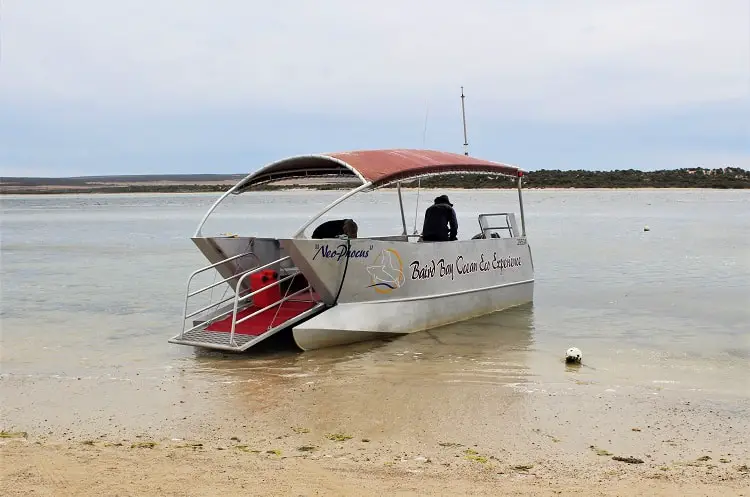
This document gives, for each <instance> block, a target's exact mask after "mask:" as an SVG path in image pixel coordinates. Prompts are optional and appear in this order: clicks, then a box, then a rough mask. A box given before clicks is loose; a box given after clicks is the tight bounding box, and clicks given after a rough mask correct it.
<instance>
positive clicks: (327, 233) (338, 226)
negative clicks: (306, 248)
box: [312, 219, 357, 239]
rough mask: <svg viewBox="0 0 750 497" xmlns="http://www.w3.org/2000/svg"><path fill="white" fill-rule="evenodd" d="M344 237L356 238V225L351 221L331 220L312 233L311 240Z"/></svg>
mask: <svg viewBox="0 0 750 497" xmlns="http://www.w3.org/2000/svg"><path fill="white" fill-rule="evenodd" d="M341 235H346V236H348V237H349V238H357V223H355V222H354V220H352V219H333V220H331V221H326V222H325V223H323V224H321V225H320V226H318V227H317V228H315V230H314V231H313V233H312V238H316V239H321V238H337V237H339V236H341Z"/></svg>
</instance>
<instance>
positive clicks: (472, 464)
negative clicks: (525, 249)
mask: <svg viewBox="0 0 750 497" xmlns="http://www.w3.org/2000/svg"><path fill="white" fill-rule="evenodd" d="M521 316H522V314H521ZM434 338H436V339H437V340H440V341H442V342H443V345H442V346H437V347H436V348H437V350H436V351H434V352H432V353H431V352H429V351H427V345H428V344H427V343H426V342H428V341H430V340H432V338H430V337H429V335H424V336H421V337H417V336H414V337H405V338H404V339H401V340H394V341H391V342H386V343H382V344H359V345H356V346H353V347H349V348H342V349H339V350H338V354H339V355H338V356H337V355H335V353H332V352H331V351H330V350H328V351H320V352H317V353H316V352H311V353H306V354H300V353H292V352H287V351H282V352H278V351H276V350H273V349H272V350H270V351H268V352H266V353H260V354H258V353H256V354H255V356H251V357H243V356H238V357H230V356H224V355H222V354H211V353H207V354H206V353H199V354H196V357H195V358H194V360H195V361H197V362H198V364H200V365H202V366H203V368H199V369H198V370H197V371H196V370H193V371H182V370H171V369H167V370H164V369H162V370H159V369H141V370H137V371H135V372H128V373H124V374H123V376H122V377H112V376H108V377H95V376H89V377H69V376H63V375H56V377H54V378H53V377H50V376H46V377H40V376H31V375H28V376H26V377H21V376H5V377H4V378H3V380H4V385H3V386H4V387H5V391H6V392H9V391H11V390H13V391H14V392H15V394H16V395H15V396H14V397H13V398H8V399H7V402H5V403H4V411H5V412H4V415H3V419H4V420H5V429H6V431H10V430H13V431H16V432H17V431H20V430H23V431H25V432H26V434H25V436H23V435H21V434H20V433H7V435H8V436H10V437H11V438H3V439H0V443H2V445H0V454H1V455H2V462H3V464H2V470H1V471H2V473H1V474H2V483H0V494H1V495H8V496H14V495H19V496H20V495H29V494H33V495H83V496H89V495H90V496H94V495H104V494H107V495H156V494H158V495H219V494H223V495H295V496H296V495H365V496H367V495H383V494H384V493H385V494H386V495H500V494H513V495H535V496H546V495H574V494H578V493H580V492H582V491H586V492H590V493H591V495H606V496H609V495H612V496H614V495H667V496H670V495H674V496H677V495H717V496H719V495H721V496H730V495H750V492H748V490H747V489H748V488H750V469H749V467H750V443H749V442H748V440H747V436H746V434H747V433H750V423H749V422H748V417H747V412H748V403H747V400H746V399H743V398H736V399H732V398H724V399H718V398H717V396H716V394H715V393H713V394H711V395H709V396H701V395H700V394H696V393H695V392H692V393H686V392H684V391H681V390H679V389H670V388H669V385H666V386H658V385H657V386H650V387H646V388H643V387H639V386H638V385H635V384H631V385H629V386H623V385H616V384H615V383H616V382H613V381H611V378H609V377H608V376H607V374H606V372H605V371H602V370H600V369H597V368H594V367H586V366H582V367H575V366H573V367H571V366H566V365H565V364H564V363H563V362H562V361H560V360H559V358H555V359H551V360H550V361H549V363H550V364H549V368H550V371H549V372H545V371H544V369H543V368H541V369H540V368H538V367H536V368H535V369H534V374H533V375H532V374H530V373H531V372H530V371H529V370H528V368H527V367H528V357H527V355H528V352H527V351H526V346H525V343H524V337H523V336H514V335H513V334H512V333H510V334H509V336H506V337H505V338H504V341H503V342H502V343H499V344H498V345H499V346H500V348H501V349H502V352H498V351H493V352H492V353H485V354H479V355H476V356H473V357H472V356H470V357H466V356H462V355H461V354H453V353H450V352H449V350H451V349H455V350H457V351H458V352H461V351H465V349H463V348H462V347H461V343H462V341H464V340H467V337H466V336H464V337H461V336H460V335H454V334H450V333H443V334H441V333H436V334H435V335H434ZM420 350H421V351H424V352H419V351H420ZM201 369H202V371H201ZM547 374H551V375H554V376H555V377H556V378H558V379H559V380H560V381H559V383H556V382H552V381H549V378H547V377H546V375H547ZM538 377H542V378H538ZM108 391H109V392H110V393H108ZM21 392H24V393H23V395H21ZM94 392H98V394H97V393H94ZM45 398H46V399H48V402H49V405H45V403H44V402H42V401H40V399H45ZM26 399H35V400H34V401H31V400H26ZM63 399H65V404H66V407H67V409H65V410H62V409H60V410H58V411H56V413H55V414H52V413H53V412H55V411H54V409H53V407H52V406H53V405H54V404H55V403H57V402H62V401H63ZM35 406H36V407H35ZM51 415H54V418H50V416H51ZM10 420H12V421H13V422H12V426H9V425H8V424H7V422H8V421H10ZM614 457H621V458H624V459H627V458H635V459H637V460H631V461H630V462H628V461H627V460H626V461H621V460H615V459H613V458H614Z"/></svg>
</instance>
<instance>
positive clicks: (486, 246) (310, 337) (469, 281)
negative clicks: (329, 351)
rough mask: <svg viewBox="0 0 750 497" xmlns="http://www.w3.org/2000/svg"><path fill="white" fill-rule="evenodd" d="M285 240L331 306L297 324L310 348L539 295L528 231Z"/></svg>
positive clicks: (430, 324)
mask: <svg viewBox="0 0 750 497" xmlns="http://www.w3.org/2000/svg"><path fill="white" fill-rule="evenodd" d="M281 245H282V247H283V248H284V250H285V251H286V252H287V253H289V254H290V256H291V257H292V260H294V261H295V263H296V265H297V266H298V267H299V268H300V269H301V270H302V273H303V274H304V275H305V276H306V278H307V279H308V280H309V281H311V282H312V284H313V286H314V287H315V289H316V291H318V293H319V294H320V295H321V298H322V300H323V301H324V302H325V303H326V304H327V305H328V306H329V308H328V309H326V310H325V311H323V312H322V313H320V314H318V315H316V316H315V317H313V318H311V319H309V320H308V321H306V322H305V323H303V324H300V325H298V326H295V327H294V328H293V329H292V333H293V335H294V339H295V342H296V343H297V345H298V346H299V347H300V348H301V349H303V350H312V349H317V348H322V347H329V346H335V345H343V344H348V343H354V342H359V341H364V340H369V339H375V338H378V337H384V336H390V335H393V334H407V333H414V332H417V331H423V330H428V329H431V328H435V327H438V326H444V325H446V324H450V323H455V322H459V321H464V320H467V319H471V318H474V317H479V316H483V315H486V314H489V313H493V312H497V311H500V310H503V309H507V308H509V307H514V306H518V305H522V304H526V303H528V302H532V301H533V295H534V270H533V264H532V259H531V250H530V248H529V246H528V244H527V241H526V239H525V238H523V237H511V238H504V239H480V240H464V241H457V242H442V243H413V242H408V241H399V240H372V239H354V240H349V241H341V240H302V239H287V240H281Z"/></svg>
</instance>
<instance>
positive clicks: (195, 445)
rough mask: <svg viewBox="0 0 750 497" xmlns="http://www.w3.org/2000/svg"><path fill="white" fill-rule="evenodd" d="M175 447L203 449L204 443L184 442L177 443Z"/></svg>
mask: <svg viewBox="0 0 750 497" xmlns="http://www.w3.org/2000/svg"><path fill="white" fill-rule="evenodd" d="M175 448H176V449H193V450H196V449H202V448H203V444H202V443H184V444H180V445H175Z"/></svg>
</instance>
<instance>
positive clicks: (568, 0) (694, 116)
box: [0, 0, 750, 176]
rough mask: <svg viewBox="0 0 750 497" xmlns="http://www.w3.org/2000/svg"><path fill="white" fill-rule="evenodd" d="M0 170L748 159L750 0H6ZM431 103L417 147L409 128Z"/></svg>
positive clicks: (674, 163)
mask: <svg viewBox="0 0 750 497" xmlns="http://www.w3.org/2000/svg"><path fill="white" fill-rule="evenodd" d="M0 8H1V11H0V15H1V17H0V41H1V42H2V45H1V46H0V50H1V58H0V170H1V171H2V174H3V175H6V176H10V175H25V176H72V175H88V174H145V173H217V172H220V173H225V172H226V173H229V172H233V173H234V172H236V173H240V172H246V171H250V170H253V169H255V168H257V167H259V166H261V165H263V164H264V163H266V162H268V161H271V160H274V159H277V158H282V157H285V156H289V155H295V154H300V153H308V152H309V153H318V152H330V151H340V150H351V149H361V148H421V147H423V145H424V146H425V147H427V148H434V149H440V150H448V151H455V152H461V149H462V148H461V144H462V143H463V136H462V127H461V106H460V99H459V95H460V87H461V86H462V85H463V86H464V87H465V91H466V95H467V99H466V106H467V119H468V130H469V142H470V153H471V154H472V155H476V156H479V157H482V158H487V159H492V160H497V161H501V162H509V163H514V164H518V165H521V166H522V167H525V168H527V169H539V168H552V169H578V168H583V169H615V168H631V167H632V168H638V169H661V168H676V167H692V166H696V165H703V166H706V167H721V166H725V165H736V166H740V167H744V168H750V0H606V1H604V0H484V1H479V0H464V1H461V2H459V1H455V2H447V1H444V0H432V1H421V0H419V1H417V0H411V1H410V0H400V1H395V0H380V1H378V2H373V1H371V2H366V1H364V0H359V1H352V0H349V1H343V0H316V1H312V0H310V1H303V0H296V1H292V0H275V1H273V2H269V1H264V2H258V1H251V0H245V1H241V0H215V1H212V2H209V1H205V0H204V1H197V0H179V1H178V0H172V1H168V0H148V1H146V0H128V1H120V2H115V1H103V0H64V1H63V0H6V1H4V2H2V5H1V7H0ZM426 115H427V133H426V139H423V132H424V123H425V116H426Z"/></svg>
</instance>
